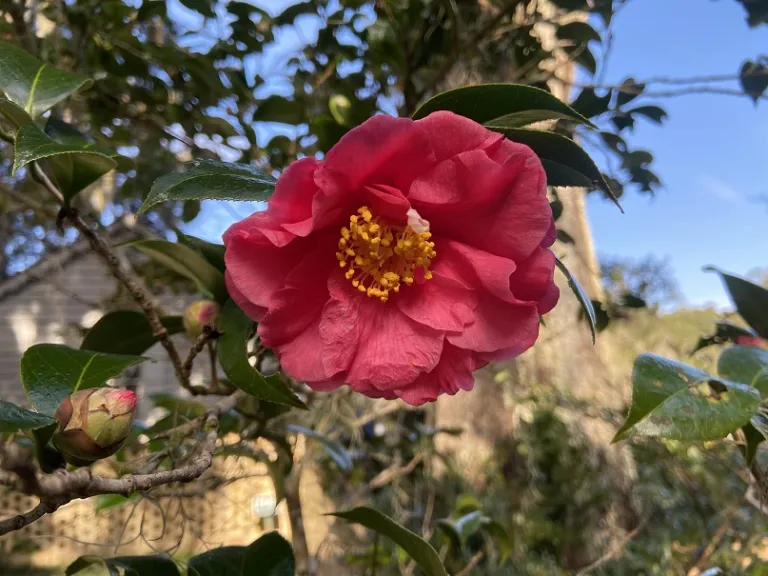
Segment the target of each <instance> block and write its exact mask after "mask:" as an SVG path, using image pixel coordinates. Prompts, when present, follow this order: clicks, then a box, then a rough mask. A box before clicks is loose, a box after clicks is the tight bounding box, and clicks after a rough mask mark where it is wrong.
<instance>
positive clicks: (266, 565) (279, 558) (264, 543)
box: [240, 532, 296, 576]
mask: <svg viewBox="0 0 768 576" xmlns="http://www.w3.org/2000/svg"><path fill="white" fill-rule="evenodd" d="M295 570H296V560H295V558H294V557H293V548H291V545H290V544H289V543H288V541H287V540H286V539H285V538H283V537H282V536H280V534H278V533H277V532H270V533H269V534H265V535H264V536H262V537H261V538H259V539H258V540H256V541H255V542H253V543H252V544H251V545H250V546H248V548H246V549H245V557H244V558H243V567H242V569H241V572H240V573H241V575H242V576H251V575H257V574H258V576H293V575H294V573H295Z"/></svg>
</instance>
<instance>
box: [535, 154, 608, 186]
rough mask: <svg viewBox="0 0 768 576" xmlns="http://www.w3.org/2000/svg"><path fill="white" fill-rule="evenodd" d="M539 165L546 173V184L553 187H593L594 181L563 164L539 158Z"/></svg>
mask: <svg viewBox="0 0 768 576" xmlns="http://www.w3.org/2000/svg"><path fill="white" fill-rule="evenodd" d="M541 165H542V167H543V168H544V172H546V174H547V185H548V186H553V187H555V188H559V187H562V186H575V187H577V188H587V189H589V190H593V189H594V188H595V183H594V182H593V181H592V180H591V179H590V178H588V177H587V176H585V175H584V174H582V173H581V172H579V171H578V170H574V169H573V168H570V167H568V166H566V165H565V164H560V163H559V162H555V161H554V160H548V159H546V158H541Z"/></svg>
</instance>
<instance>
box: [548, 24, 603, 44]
mask: <svg viewBox="0 0 768 576" xmlns="http://www.w3.org/2000/svg"><path fill="white" fill-rule="evenodd" d="M556 34H557V37H558V38H559V39H560V40H571V41H573V42H577V43H586V42H589V41H591V40H595V41H597V42H600V41H601V40H602V38H600V34H599V33H598V32H597V30H595V29H594V28H592V26H590V25H589V24H587V23H586V22H570V23H568V24H565V25H563V26H560V27H559V28H558V29H557V32H556Z"/></svg>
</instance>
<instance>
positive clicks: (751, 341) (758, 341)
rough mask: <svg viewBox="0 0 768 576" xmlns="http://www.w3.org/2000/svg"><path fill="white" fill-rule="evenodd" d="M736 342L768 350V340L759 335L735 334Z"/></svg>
mask: <svg viewBox="0 0 768 576" xmlns="http://www.w3.org/2000/svg"><path fill="white" fill-rule="evenodd" d="M736 344H739V345H740V346H753V347H754V348H762V349H763V350H768V342H766V341H765V340H763V339H762V338H760V337H759V336H736Z"/></svg>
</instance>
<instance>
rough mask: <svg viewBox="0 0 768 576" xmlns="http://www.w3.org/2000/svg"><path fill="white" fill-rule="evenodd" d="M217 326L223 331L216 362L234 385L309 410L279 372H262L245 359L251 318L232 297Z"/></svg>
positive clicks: (287, 404) (273, 400) (275, 400)
mask: <svg viewBox="0 0 768 576" xmlns="http://www.w3.org/2000/svg"><path fill="white" fill-rule="evenodd" d="M219 330H220V331H221V332H222V335H221V336H220V337H219V340H218V343H217V349H218V351H219V362H220V363H221V367H222V368H223V369H224V373H225V374H226V375H227V378H229V380H230V382H232V384H233V385H234V386H236V387H238V388H239V389H240V390H243V391H244V392H247V393H248V394H250V395H251V396H255V397H256V398H260V399H262V400H267V401H269V402H274V403H276V404H284V405H286V406H294V407H296V408H303V409H304V410H308V408H307V406H306V404H304V402H302V401H301V400H299V398H298V397H297V396H296V395H295V394H294V393H293V392H292V391H291V390H290V389H289V388H288V387H287V386H286V385H285V383H284V382H283V381H282V379H281V378H280V375H279V374H274V375H273V376H264V375H263V374H261V373H260V372H259V371H258V370H256V369H255V368H254V367H253V366H251V364H250V363H249V362H248V356H247V355H246V348H245V347H246V344H247V342H248V339H249V338H250V336H251V332H252V331H253V321H252V320H251V319H250V318H248V317H247V316H246V315H245V314H244V313H243V311H242V310H240V308H238V307H237V304H235V303H234V302H232V301H231V300H229V301H228V302H227V303H226V304H225V305H224V308H223V309H222V311H221V316H220V317H219Z"/></svg>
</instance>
